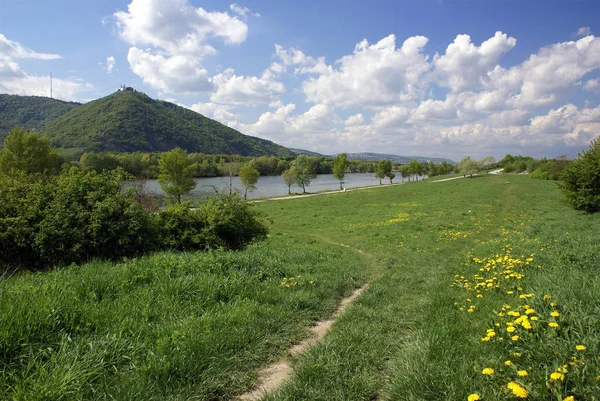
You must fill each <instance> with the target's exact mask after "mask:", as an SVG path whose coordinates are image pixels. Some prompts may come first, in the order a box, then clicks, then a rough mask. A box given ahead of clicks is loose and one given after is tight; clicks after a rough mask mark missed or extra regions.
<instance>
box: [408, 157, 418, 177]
mask: <svg viewBox="0 0 600 401" xmlns="http://www.w3.org/2000/svg"><path fill="white" fill-rule="evenodd" d="M419 164H420V163H419V162H418V161H416V160H415V159H412V160H411V161H409V162H408V164H407V169H408V172H409V174H410V175H414V176H416V178H415V180H416V181H419V176H418V174H419V170H420V167H419ZM408 181H410V177H409V178H408Z"/></svg>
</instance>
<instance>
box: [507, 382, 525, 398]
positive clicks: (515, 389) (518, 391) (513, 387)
mask: <svg viewBox="0 0 600 401" xmlns="http://www.w3.org/2000/svg"><path fill="white" fill-rule="evenodd" d="M506 387H508V389H509V390H510V391H512V393H513V395H514V396H515V397H518V398H527V396H528V395H529V393H528V392H527V390H525V389H524V388H523V387H521V385H520V384H519V383H517V382H510V383H508V384H507V385H506Z"/></svg>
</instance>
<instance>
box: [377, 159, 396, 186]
mask: <svg viewBox="0 0 600 401" xmlns="http://www.w3.org/2000/svg"><path fill="white" fill-rule="evenodd" d="M391 172H392V162H391V161H389V160H382V161H380V162H379V164H377V171H376V172H375V178H379V185H381V179H382V178H385V177H389V175H390V174H391ZM390 182H391V181H390Z"/></svg>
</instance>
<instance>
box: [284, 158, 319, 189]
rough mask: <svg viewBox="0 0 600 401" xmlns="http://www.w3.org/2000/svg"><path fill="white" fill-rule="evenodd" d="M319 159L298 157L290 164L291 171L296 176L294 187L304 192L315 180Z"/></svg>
mask: <svg viewBox="0 0 600 401" xmlns="http://www.w3.org/2000/svg"><path fill="white" fill-rule="evenodd" d="M318 162H319V159H317V158H316V157H314V156H306V155H300V156H298V157H296V159H295V160H294V161H293V162H292V164H291V167H290V168H291V170H292V171H293V174H295V175H296V185H298V186H299V187H301V188H302V192H304V193H305V192H306V187H307V186H308V185H310V182H311V181H312V180H313V179H315V178H317V166H318Z"/></svg>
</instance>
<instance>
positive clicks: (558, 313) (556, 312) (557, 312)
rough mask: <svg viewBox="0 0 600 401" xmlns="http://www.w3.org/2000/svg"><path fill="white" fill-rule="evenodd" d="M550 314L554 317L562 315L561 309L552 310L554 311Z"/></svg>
mask: <svg viewBox="0 0 600 401" xmlns="http://www.w3.org/2000/svg"><path fill="white" fill-rule="evenodd" d="M550 316H552V317H559V316H560V312H559V311H556V310H555V311H552V313H550Z"/></svg>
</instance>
